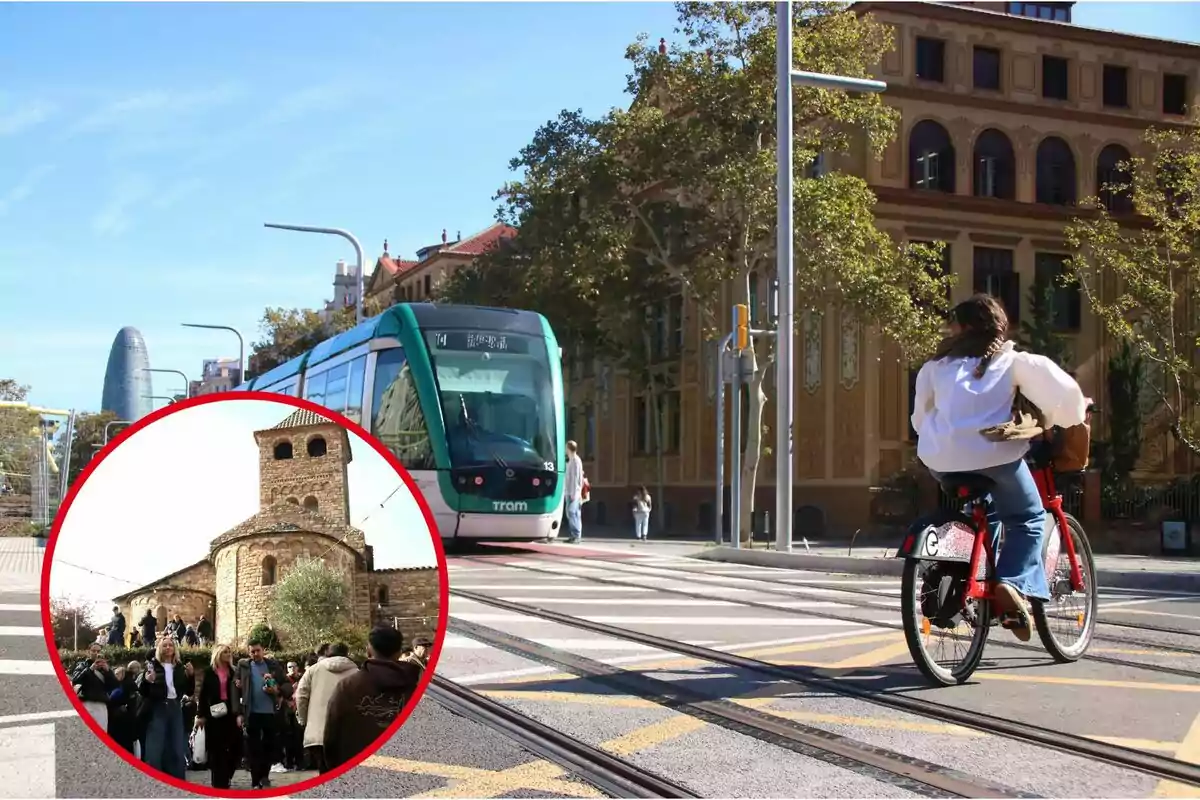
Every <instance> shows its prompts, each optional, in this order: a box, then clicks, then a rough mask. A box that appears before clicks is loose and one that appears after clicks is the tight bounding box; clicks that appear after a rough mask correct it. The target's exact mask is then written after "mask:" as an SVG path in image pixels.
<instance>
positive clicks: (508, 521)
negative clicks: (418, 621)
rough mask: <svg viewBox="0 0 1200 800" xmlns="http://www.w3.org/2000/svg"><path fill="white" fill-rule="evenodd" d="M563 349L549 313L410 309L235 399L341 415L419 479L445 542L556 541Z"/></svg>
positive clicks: (264, 378) (316, 351)
mask: <svg viewBox="0 0 1200 800" xmlns="http://www.w3.org/2000/svg"><path fill="white" fill-rule="evenodd" d="M561 352H562V351H561V349H560V347H559V345H558V341H557V340H556V339H555V337H554V332H553V331H552V330H551V329H550V325H549V323H548V322H547V321H546V319H545V317H543V316H542V315H541V314H537V313H534V312H532V311H516V310H511V309H504V308H481V307H476V306H455V305H442V304H433V303H403V304H400V305H397V306H393V307H392V308H390V309H388V310H387V311H385V312H384V313H382V314H380V315H379V316H377V317H374V318H372V319H369V320H365V321H364V322H362V323H360V324H359V325H357V326H356V327H354V328H352V329H351V330H348V331H346V332H344V333H341V334H338V335H337V336H334V337H332V338H330V339H327V340H325V341H324V342H321V343H320V344H319V345H317V346H316V347H314V348H313V349H312V350H310V351H308V352H307V353H304V354H302V355H300V356H297V357H296V358H293V359H292V360H291V361H288V362H287V363H285V364H280V365H279V366H277V367H275V368H274V369H272V370H270V371H268V372H265V373H263V374H262V375H260V376H258V377H256V378H253V379H251V380H250V381H248V382H246V383H243V384H242V385H241V386H239V387H237V389H236V390H235V391H239V390H240V391H250V390H253V391H264V392H275V393H278V394H287V395H292V396H293V397H303V398H305V399H307V400H311V401H312V402H314V403H317V404H318V405H322V406H325V407H326V408H329V409H332V410H334V411H338V412H340V413H342V414H345V415H346V416H347V417H349V418H350V419H352V420H354V421H355V422H358V423H359V424H361V425H362V426H363V427H364V428H366V429H367V430H369V431H370V432H371V433H372V434H373V435H374V436H375V437H376V438H378V439H379V440H380V441H381V442H383V443H384V445H386V446H387V448H388V449H389V450H391V451H392V453H394V454H395V455H396V458H398V459H399V461H400V463H401V464H403V465H404V467H405V468H406V469H407V470H408V471H409V473H410V474H411V475H412V476H413V478H414V479H415V480H416V482H417V485H418V486H419V487H420V488H421V492H422V493H423V494H424V495H425V499H426V501H427V502H428V503H429V506H430V508H431V509H432V511H433V515H434V517H435V518H436V520H437V526H438V530H439V533H440V534H441V537H442V539H443V540H444V541H452V540H455V539H460V540H468V539H476V540H480V539H482V540H536V539H545V538H556V537H557V536H558V533H559V528H560V526H561V522H562V509H563V491H562V483H563V474H564V472H563V471H564V468H565V463H566V456H565V449H566V441H565V439H566V436H565V420H564V419H563V413H562V409H563V408H564V397H563V383H562V370H561V360H562V359H561Z"/></svg>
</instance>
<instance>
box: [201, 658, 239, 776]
mask: <svg viewBox="0 0 1200 800" xmlns="http://www.w3.org/2000/svg"><path fill="white" fill-rule="evenodd" d="M236 673H237V670H236V669H235V668H234V666H233V652H232V651H231V650H230V649H229V645H226V644H220V645H217V646H216V647H215V648H213V654H212V663H211V666H210V668H209V669H208V670H207V671H206V672H205V673H204V680H203V681H201V683H200V698H199V703H198V706H197V709H196V729H197V730H203V731H204V740H205V741H204V745H205V749H206V750H207V751H208V768H209V771H210V772H211V773H212V775H211V781H212V787H213V788H214V789H228V788H229V785H230V783H231V782H232V780H233V773H234V772H236V771H237V767H238V764H239V763H241V760H242V723H243V719H242V703H241V695H240V693H239V691H238V680H237V674H236Z"/></svg>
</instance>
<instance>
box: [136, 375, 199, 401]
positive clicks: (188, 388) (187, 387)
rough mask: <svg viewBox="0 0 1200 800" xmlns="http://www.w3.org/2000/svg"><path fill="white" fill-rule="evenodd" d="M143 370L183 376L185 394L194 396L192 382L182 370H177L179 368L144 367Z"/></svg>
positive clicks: (185, 395)
mask: <svg viewBox="0 0 1200 800" xmlns="http://www.w3.org/2000/svg"><path fill="white" fill-rule="evenodd" d="M142 372H169V373H171V374H172V375H178V376H179V377H181V378H183V396H184V397H191V396H192V382H191V381H189V380H188V376H187V375H185V374H184V373H183V372H181V371H180V370H177V369H144V370H142Z"/></svg>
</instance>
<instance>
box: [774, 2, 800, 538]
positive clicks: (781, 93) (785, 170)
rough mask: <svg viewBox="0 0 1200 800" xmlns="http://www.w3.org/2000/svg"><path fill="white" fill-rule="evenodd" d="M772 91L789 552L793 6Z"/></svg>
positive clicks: (778, 17)
mask: <svg viewBox="0 0 1200 800" xmlns="http://www.w3.org/2000/svg"><path fill="white" fill-rule="evenodd" d="M775 22H776V26H777V27H776V31H775V48H776V54H775V59H776V85H775V92H776V95H775V103H776V108H777V113H776V120H775V159H776V167H777V169H778V176H777V179H776V193H777V198H778V201H777V205H778V209H777V213H778V219H777V220H776V241H775V263H776V270H775V271H776V275H777V276H778V278H779V328H778V330H779V336H778V338H777V339H776V342H775V346H776V347H777V348H778V350H777V352H776V362H775V364H776V366H775V369H776V373H775V412H776V413H775V431H776V433H775V436H776V440H775V549H776V550H778V551H780V552H782V553H790V552H791V550H792V421H793V411H794V409H793V402H794V398H793V396H792V389H793V388H794V387H795V374H794V371H793V370H794V367H795V363H794V353H793V344H794V343H795V336H796V331H795V319H794V318H793V301H794V300H795V297H794V292H793V287H792V277H793V270H794V268H795V264H794V263H793V261H792V257H793V252H792V248H793V246H794V234H793V231H792V220H793V217H792V212H793V209H792V205H793V202H794V199H795V198H794V195H793V193H792V181H793V175H792V4H791V2H787V1H785V2H781V3H776V6H775Z"/></svg>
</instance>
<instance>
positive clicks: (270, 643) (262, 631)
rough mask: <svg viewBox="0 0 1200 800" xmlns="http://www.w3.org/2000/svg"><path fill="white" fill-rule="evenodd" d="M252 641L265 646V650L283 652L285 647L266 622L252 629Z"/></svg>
mask: <svg viewBox="0 0 1200 800" xmlns="http://www.w3.org/2000/svg"><path fill="white" fill-rule="evenodd" d="M249 639H250V641H254V642H258V643H259V644H261V645H262V646H263V649H264V650H272V651H274V650H282V649H283V645H282V644H280V642H279V637H278V636H276V635H275V631H274V630H273V629H272V628H271V626H270V625H268V624H267V623H265V622H260V623H258V624H257V625H255V626H254V627H253V628H251V629H250V637H249Z"/></svg>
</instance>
